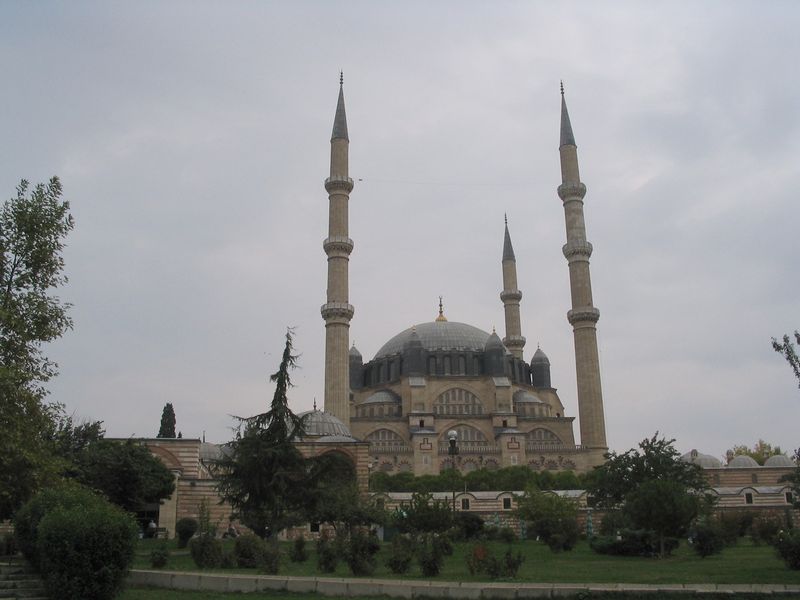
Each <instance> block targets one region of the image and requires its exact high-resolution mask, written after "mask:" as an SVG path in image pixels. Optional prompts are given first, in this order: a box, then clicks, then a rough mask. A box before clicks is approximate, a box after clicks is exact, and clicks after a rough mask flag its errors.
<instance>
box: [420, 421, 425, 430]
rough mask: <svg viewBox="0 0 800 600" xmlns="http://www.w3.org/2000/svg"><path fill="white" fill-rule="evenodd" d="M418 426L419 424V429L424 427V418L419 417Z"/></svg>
mask: <svg viewBox="0 0 800 600" xmlns="http://www.w3.org/2000/svg"><path fill="white" fill-rule="evenodd" d="M419 426H420V429H421V428H423V427H425V419H420V420H419Z"/></svg>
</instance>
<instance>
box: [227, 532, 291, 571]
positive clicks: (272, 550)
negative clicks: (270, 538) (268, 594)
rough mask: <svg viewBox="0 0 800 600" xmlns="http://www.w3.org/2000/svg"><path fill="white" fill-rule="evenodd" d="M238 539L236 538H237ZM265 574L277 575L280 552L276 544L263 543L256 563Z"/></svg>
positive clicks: (279, 564)
mask: <svg viewBox="0 0 800 600" xmlns="http://www.w3.org/2000/svg"><path fill="white" fill-rule="evenodd" d="M237 539H238V538H237ZM258 566H259V567H260V568H261V571H263V572H264V573H266V574H267V575H277V574H278V570H279V568H280V566H281V552H280V550H279V549H278V548H277V547H276V546H271V545H269V544H264V551H263V553H262V554H261V560H260V562H259V564H258Z"/></svg>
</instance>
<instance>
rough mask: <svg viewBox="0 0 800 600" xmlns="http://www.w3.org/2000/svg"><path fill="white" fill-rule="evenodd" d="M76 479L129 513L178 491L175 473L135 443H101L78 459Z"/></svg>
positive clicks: (94, 444)
mask: <svg viewBox="0 0 800 600" xmlns="http://www.w3.org/2000/svg"><path fill="white" fill-rule="evenodd" d="M76 470H77V474H76V479H77V480H78V481H80V482H81V483H82V484H84V485H86V486H88V487H90V488H93V489H95V490H97V491H99V492H102V493H103V494H105V495H106V497H107V498H108V499H109V500H110V501H111V502H113V503H114V504H116V505H117V506H120V507H122V508H124V509H125V510H127V511H129V512H136V511H138V510H141V509H142V507H143V506H144V505H145V504H150V503H157V502H160V501H161V500H163V499H165V498H169V497H170V495H172V492H173V491H174V490H175V481H174V477H173V476H172V473H171V472H170V471H169V469H167V467H166V466H164V463H162V462H161V461H160V460H159V459H158V458H156V457H155V456H153V455H152V454H151V453H150V451H149V450H148V449H147V448H146V447H145V446H142V445H140V444H137V443H136V442H134V441H133V440H126V441H117V440H106V439H103V440H98V441H96V442H94V443H92V444H90V445H89V446H88V447H87V448H86V449H85V450H83V451H82V452H81V453H80V454H79V455H78V456H77V460H76Z"/></svg>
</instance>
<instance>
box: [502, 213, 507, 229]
mask: <svg viewBox="0 0 800 600" xmlns="http://www.w3.org/2000/svg"><path fill="white" fill-rule="evenodd" d="M503 221H505V222H506V227H508V213H503Z"/></svg>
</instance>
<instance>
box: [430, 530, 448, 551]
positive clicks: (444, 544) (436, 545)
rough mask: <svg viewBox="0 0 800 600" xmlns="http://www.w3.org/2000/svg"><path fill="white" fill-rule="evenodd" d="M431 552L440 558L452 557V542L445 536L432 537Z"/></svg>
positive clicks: (435, 535)
mask: <svg viewBox="0 0 800 600" xmlns="http://www.w3.org/2000/svg"><path fill="white" fill-rule="evenodd" d="M431 543H432V544H433V551H434V552H436V553H437V554H441V555H442V556H453V542H451V541H450V538H449V537H447V536H446V535H445V534H441V535H437V534H434V535H433V539H432V541H431Z"/></svg>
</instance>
